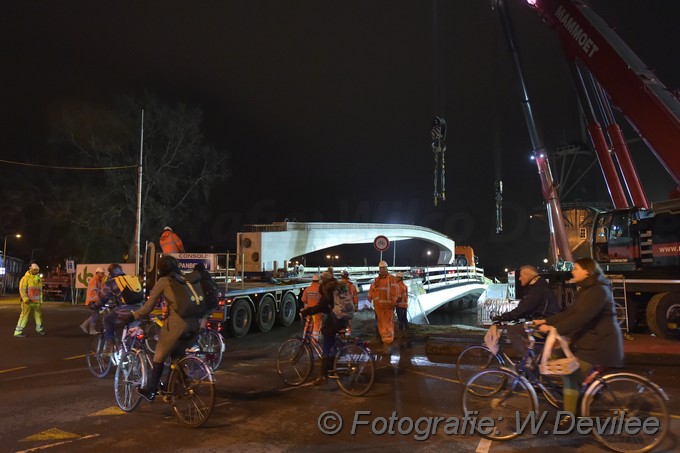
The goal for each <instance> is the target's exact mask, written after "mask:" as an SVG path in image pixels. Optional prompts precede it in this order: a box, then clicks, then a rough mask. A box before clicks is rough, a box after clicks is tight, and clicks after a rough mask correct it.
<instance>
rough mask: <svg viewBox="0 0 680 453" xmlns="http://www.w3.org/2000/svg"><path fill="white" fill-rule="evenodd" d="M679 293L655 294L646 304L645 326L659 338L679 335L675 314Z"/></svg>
mask: <svg viewBox="0 0 680 453" xmlns="http://www.w3.org/2000/svg"><path fill="white" fill-rule="evenodd" d="M678 312H680V293H670V292H665V293H659V294H655V295H654V296H653V297H652V298H651V299H650V300H649V303H648V304H647V326H648V327H649V330H651V331H652V333H653V334H654V335H656V336H657V337H659V338H668V339H674V338H678V336H679V335H680V330H679V329H678V324H677V322H678V321H677V316H678Z"/></svg>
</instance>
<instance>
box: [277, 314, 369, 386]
mask: <svg viewBox="0 0 680 453" xmlns="http://www.w3.org/2000/svg"><path fill="white" fill-rule="evenodd" d="M312 325H313V320H312V317H311V316H308V317H307V319H306V321H305V328H304V332H303V335H302V337H299V338H291V339H289V340H286V341H285V342H284V343H283V344H282V345H281V346H280V347H279V351H278V355H277V358H276V369H277V371H278V373H279V376H281V379H282V380H283V382H285V383H286V384H288V385H292V386H299V385H301V384H303V383H304V382H305V381H306V380H307V378H308V377H309V375H310V374H311V372H312V369H313V368H314V357H315V356H316V357H319V358H322V357H323V356H324V354H323V350H322V349H321V346H320V345H319V342H318V341H317V340H315V339H314V338H313V336H312ZM333 350H334V351H337V352H336V353H335V357H334V360H333V369H332V370H330V372H329V375H328V377H329V378H331V379H336V380H337V381H338V386H339V387H340V388H341V389H342V391H343V392H345V393H346V394H348V395H352V396H361V395H364V394H366V392H368V391H369V390H370V389H371V387H372V386H373V381H374V380H375V364H374V363H373V353H372V352H371V351H370V349H369V348H368V344H367V343H366V342H365V341H363V340H360V339H358V338H350V337H349V336H348V335H347V334H346V331H344V330H343V331H341V332H339V333H338V334H337V335H336V337H335V346H334V348H333Z"/></svg>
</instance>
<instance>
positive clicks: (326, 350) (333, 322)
mask: <svg viewBox="0 0 680 453" xmlns="http://www.w3.org/2000/svg"><path fill="white" fill-rule="evenodd" d="M321 281H322V284H321V289H320V293H321V297H320V299H319V303H318V304H317V305H315V306H314V307H307V308H305V309H303V310H302V311H301V312H300V314H301V315H302V316H303V317H307V316H310V315H314V314H316V313H326V314H327V315H328V316H326V320H325V321H324V323H323V326H322V327H321V333H322V334H323V357H322V359H321V371H320V374H319V377H318V378H316V379H315V380H314V381H312V384H313V385H320V384H324V383H325V382H327V381H328V371H329V370H330V368H331V367H332V365H333V362H332V358H331V353H332V350H333V346H334V345H335V336H336V335H337V334H338V332H340V331H341V330H343V329H347V325H348V322H349V320H350V319H352V317H353V316H354V311H355V310H356V307H355V306H354V301H353V299H352V295H351V293H350V289H349V287H348V286H347V284H346V283H345V282H339V283H338V281H337V280H336V279H335V278H333V274H331V273H330V272H328V271H326V272H323V273H322V274H321ZM336 301H337V303H336ZM343 302H344V303H343ZM347 307H349V308H347ZM349 310H351V312H350V311H349Z"/></svg>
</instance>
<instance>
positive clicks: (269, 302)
mask: <svg viewBox="0 0 680 453" xmlns="http://www.w3.org/2000/svg"><path fill="white" fill-rule="evenodd" d="M274 321H276V308H275V307H274V298H273V297H272V296H270V295H266V296H264V297H263V298H262V300H261V301H260V306H259V308H258V309H257V326H258V327H259V328H260V331H262V332H269V331H270V330H272V327H274Z"/></svg>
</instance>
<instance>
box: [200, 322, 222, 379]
mask: <svg viewBox="0 0 680 453" xmlns="http://www.w3.org/2000/svg"><path fill="white" fill-rule="evenodd" d="M197 343H198V347H199V352H198V353H199V354H200V355H201V358H202V359H203V361H204V362H205V363H207V364H208V366H209V367H210V369H211V370H213V371H215V370H216V369H217V368H218V367H219V366H220V363H222V356H223V354H224V340H223V339H222V335H220V333H219V332H216V331H214V330H210V329H208V330H205V331H204V332H202V333H201V334H200V335H199V336H198V339H197Z"/></svg>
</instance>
